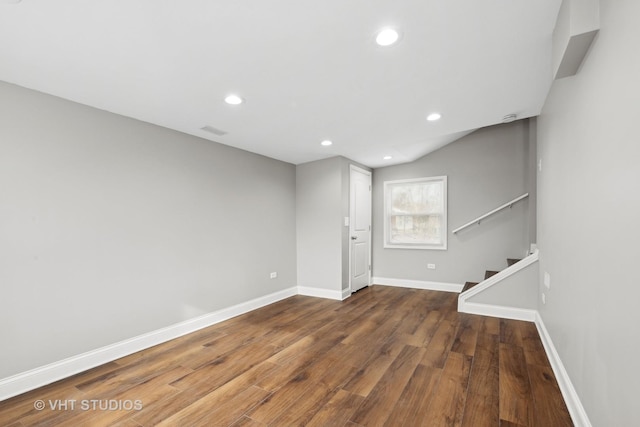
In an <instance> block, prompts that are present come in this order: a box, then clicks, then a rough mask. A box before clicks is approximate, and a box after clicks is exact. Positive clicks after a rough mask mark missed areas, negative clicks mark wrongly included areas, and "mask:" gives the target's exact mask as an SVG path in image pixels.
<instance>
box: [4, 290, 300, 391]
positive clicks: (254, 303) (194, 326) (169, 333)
mask: <svg viewBox="0 0 640 427" xmlns="http://www.w3.org/2000/svg"><path fill="white" fill-rule="evenodd" d="M297 293H298V289H297V288H296V287H292V288H288V289H284V290H281V291H278V292H274V293H272V294H269V295H265V296H262V297H259V298H256V299H253V300H251V301H247V302H243V303H240V304H236V305H234V306H231V307H227V308H223V309H221V310H217V311H214V312H212V313H208V314H205V315H203V316H199V317H196V318H194V319H189V320H185V321H184V322H180V323H176V324H174V325H171V326H167V327H166V328H162V329H157V330H155V331H151V332H149V333H146V334H142V335H138V336H137V337H133V338H130V339H127V340H124V341H120V342H117V343H115V344H111V345H107V346H104V347H101V348H98V349H95V350H91V351H88V352H86V353H82V354H79V355H76V356H72V357H69V358H67V359H63V360H60V361H57V362H53V363H50V364H48V365H45V366H41V367H38V368H35V369H32V370H30V371H26V372H22V373H20V374H17V375H13V376H11V377H7V378H3V379H0V401H2V400H5V399H9V398H10V397H13V396H17V395H19V394H22V393H25V392H27V391H30V390H33V389H36V388H38V387H42V386H45V385H47V384H51V383H52V382H55V381H58V380H61V379H63V378H67V377H70V376H71V375H75V374H77V373H80V372H83V371H86V370H87V369H91V368H95V367H96V366H100V365H103V364H105V363H108V362H111V361H113V360H116V359H119V358H121V357H124V356H128V355H130V354H132V353H135V352H138V351H141V350H144V349H146V348H149V347H153V346H154V345H158V344H161V343H163V342H167V341H170V340H172V339H175V338H178V337H181V336H183V335H186V334H189V333H191V332H195V331H197V330H200V329H203V328H206V327H208V326H211V325H215V324H216V323H220V322H223V321H225V320H228V319H231V318H232V317H236V316H239V315H241V314H244V313H248V312H250V311H252V310H256V309H258V308H260V307H264V306H266V305H269V304H273V303H274V302H277V301H280V300H283V299H285V298H289V297H291V296H294V295H296V294H297Z"/></svg>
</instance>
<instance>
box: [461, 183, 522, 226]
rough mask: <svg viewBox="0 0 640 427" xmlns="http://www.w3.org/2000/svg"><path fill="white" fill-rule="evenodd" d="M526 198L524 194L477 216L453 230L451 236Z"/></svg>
mask: <svg viewBox="0 0 640 427" xmlns="http://www.w3.org/2000/svg"><path fill="white" fill-rule="evenodd" d="M527 197H529V193H525V194H523V195H522V196H520V197H516V198H515V199H513V200H512V201H510V202H507V203H505V204H504V205H502V206H500V207H497V208H495V209H494V210H492V211H491V212H487V213H486V214H484V215H482V216H479V217H478V218H476V219H474V220H473V221H469V222H468V223H466V224H465V225H463V226H461V227H458V228H456V229H455V230H453V234H455V233H457V232H458V231H460V230H463V229H465V228H467V227H469V226H471V225H473V224H476V223H477V224H480V221H482V220H483V219H485V218H486V217H488V216H491V215H493V214H494V213H496V212H499V211H501V210H502V209H505V208H510V207H511V206H513V204H514V203H516V202H519V201H520V200H522V199H526V198H527Z"/></svg>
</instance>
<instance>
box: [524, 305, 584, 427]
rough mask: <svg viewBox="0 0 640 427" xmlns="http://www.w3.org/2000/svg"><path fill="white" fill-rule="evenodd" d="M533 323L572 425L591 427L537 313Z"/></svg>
mask: <svg viewBox="0 0 640 427" xmlns="http://www.w3.org/2000/svg"><path fill="white" fill-rule="evenodd" d="M535 322H536V327H537V329H538V334H539V335H540V339H541V340H542V345H543V346H544V350H545V351H546V353H547V357H548V358H549V362H550V363H551V368H552V369H553V373H554V374H555V376H556V380H557V381H558V386H559V387H560V391H561V392H562V397H563V398H564V401H565V403H566V404H567V409H568V410H569V414H570V415H571V419H572V420H573V424H575V426H576V427H591V422H590V421H589V417H588V416H587V412H586V411H585V410H584V407H583V406H582V402H581V401H580V397H579V396H578V393H577V392H576V389H575V388H574V387H573V383H572V382H571V379H570V378H569V374H568V373H567V370H566V369H565V368H564V365H563V364H562V360H560V355H558V352H557V350H556V347H555V346H554V345H553V341H551V336H550V335H549V331H547V328H546V326H545V325H544V322H543V321H542V317H540V313H538V312H537V311H536V318H535Z"/></svg>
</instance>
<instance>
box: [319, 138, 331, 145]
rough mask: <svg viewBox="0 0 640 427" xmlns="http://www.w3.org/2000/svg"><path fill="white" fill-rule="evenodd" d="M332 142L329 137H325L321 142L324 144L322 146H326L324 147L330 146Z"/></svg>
mask: <svg viewBox="0 0 640 427" xmlns="http://www.w3.org/2000/svg"><path fill="white" fill-rule="evenodd" d="M331 144H333V142H331V141H329V140H328V139H325V140H324V141H322V142H321V143H320V145H322V146H324V147H328V146H330V145H331Z"/></svg>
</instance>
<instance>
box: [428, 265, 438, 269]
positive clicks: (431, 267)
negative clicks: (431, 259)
mask: <svg viewBox="0 0 640 427" xmlns="http://www.w3.org/2000/svg"><path fill="white" fill-rule="evenodd" d="M427 268H428V269H429V270H435V269H436V265H435V264H427Z"/></svg>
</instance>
